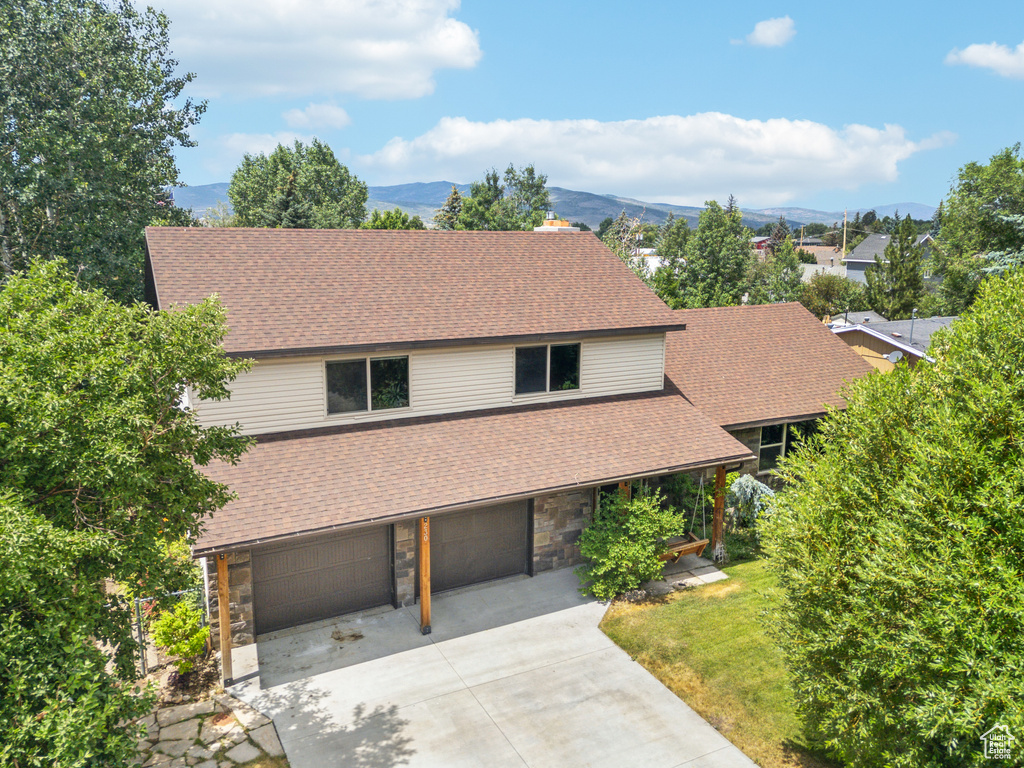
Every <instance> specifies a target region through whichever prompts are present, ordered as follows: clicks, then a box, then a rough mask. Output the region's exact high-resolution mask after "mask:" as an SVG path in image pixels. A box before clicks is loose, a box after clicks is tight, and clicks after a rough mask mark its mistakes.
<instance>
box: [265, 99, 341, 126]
mask: <svg viewBox="0 0 1024 768" xmlns="http://www.w3.org/2000/svg"><path fill="white" fill-rule="evenodd" d="M281 117H283V118H284V121H285V122H286V123H287V124H288V127H289V128H344V127H345V126H346V125H349V124H350V123H351V122H352V118H350V117H349V116H348V112H346V111H345V110H344V109H342V108H341V107H339V106H336V105H334V104H310V105H309V106H307V107H306V108H305V109H289V110H288V111H287V112H285V113H284V114H283V115H281Z"/></svg>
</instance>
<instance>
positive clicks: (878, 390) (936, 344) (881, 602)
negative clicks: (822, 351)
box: [762, 273, 1024, 768]
mask: <svg viewBox="0 0 1024 768" xmlns="http://www.w3.org/2000/svg"><path fill="white" fill-rule="evenodd" d="M1022 305H1024V273H1020V274H1016V275H1012V276H1010V277H1009V278H1006V279H1000V280H988V281H986V283H985V284H983V286H982V289H981V293H980V296H979V299H978V300H977V302H976V303H975V305H974V307H973V308H972V310H971V311H970V312H969V313H968V314H966V315H964V316H963V317H962V318H961V319H960V320H959V321H957V322H956V323H954V324H953V326H952V327H951V329H950V330H949V331H945V332H938V333H937V334H936V335H935V336H933V338H932V346H931V354H932V355H933V356H934V357H935V358H936V361H935V363H934V364H928V363H925V362H921V363H919V364H918V365H917V367H916V368H914V369H910V368H908V367H907V366H899V367H897V369H896V370H895V371H893V372H891V373H887V374H884V375H883V374H873V375H870V376H868V377H866V378H864V379H861V380H860V381H858V382H857V383H856V384H855V385H853V386H852V387H850V388H849V390H848V391H847V393H846V398H847V403H848V407H847V410H846V411H845V412H836V413H833V414H831V415H830V416H829V417H828V418H827V419H825V420H824V422H823V423H822V433H821V434H820V435H818V436H815V437H812V438H811V439H810V448H811V449H810V450H805V451H798V452H797V453H796V454H795V455H793V456H789V455H787V457H786V458H785V459H784V460H783V462H782V465H781V471H780V474H781V476H782V477H783V479H784V480H786V481H787V482H788V485H787V487H786V488H784V489H783V490H782V491H780V492H779V493H778V494H777V495H776V500H775V503H774V505H773V512H772V516H771V518H770V519H769V520H768V521H767V523H766V524H765V526H764V527H763V531H762V540H763V545H764V547H765V550H766V552H767V554H768V564H769V566H770V568H771V569H772V570H773V571H774V572H775V573H776V574H777V575H778V577H779V587H780V595H779V600H778V603H777V605H776V606H775V607H774V609H773V611H772V612H771V625H772V627H773V630H774V633H775V635H776V637H777V641H778V643H779V646H780V648H781V649H782V651H783V653H784V655H785V657H786V661H787V665H788V666H789V668H790V671H791V673H792V676H793V681H794V689H795V694H796V697H797V702H798V705H799V707H800V709H801V712H802V714H803V716H804V722H805V724H806V725H807V726H808V727H809V729H810V730H811V731H812V733H813V735H816V736H818V737H820V738H821V739H823V740H824V741H825V743H826V744H827V746H828V747H829V748H830V749H831V750H833V751H834V752H835V754H836V755H837V756H838V757H839V759H841V760H842V761H843V762H844V763H845V764H847V765H849V766H851V767H853V768H858V767H860V766H880V765H885V766H892V768H902V767H904V766H905V767H907V768H909V767H910V766H914V768H919V767H920V768H933V767H939V766H978V767H980V766H983V765H991V764H992V763H990V762H988V761H987V760H985V758H984V756H983V752H982V742H981V737H982V734H984V733H985V732H987V731H988V730H989V729H990V728H993V727H995V726H996V725H1002V726H1005V727H1006V728H1008V729H1009V731H1010V732H1011V733H1012V734H1013V735H1014V736H1015V737H1016V738H1018V739H1020V738H1024V675H1022V674H1021V669H1022V668H1024V571H1022V568H1021V563H1022V562H1024V514H1022V511H1021V510H1022V502H1021V499H1024V438H1022V435H1024V324H1022V323H1021V322H1020V321H1019V314H1020V307H1021V306H1022ZM1019 748H1020V747H1019V744H1015V745H1014V749H1015V750H1017V749H1019ZM1019 754H1021V753H1020V752H1016V751H1015V752H1014V755H1013V756H1014V757H1018V756H1019Z"/></svg>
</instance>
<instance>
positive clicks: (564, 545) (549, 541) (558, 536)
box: [533, 488, 594, 573]
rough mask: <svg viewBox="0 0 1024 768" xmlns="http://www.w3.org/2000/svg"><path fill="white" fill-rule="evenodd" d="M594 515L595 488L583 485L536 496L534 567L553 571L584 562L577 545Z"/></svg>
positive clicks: (534, 506)
mask: <svg viewBox="0 0 1024 768" xmlns="http://www.w3.org/2000/svg"><path fill="white" fill-rule="evenodd" d="M593 516H594V489H593V488H579V489H573V490H571V491H565V492H562V493H552V494H549V495H547V496H538V497H537V498H536V499H534V500H533V571H534V573H541V572H543V571H553V570H557V569H559V568H569V567H571V566H573V565H579V564H580V563H581V562H583V560H582V558H581V557H580V548H579V546H578V545H577V541H578V540H579V537H580V534H581V533H582V532H583V529H584V528H586V527H587V525H588V524H589V523H590V521H591V519H592V518H593Z"/></svg>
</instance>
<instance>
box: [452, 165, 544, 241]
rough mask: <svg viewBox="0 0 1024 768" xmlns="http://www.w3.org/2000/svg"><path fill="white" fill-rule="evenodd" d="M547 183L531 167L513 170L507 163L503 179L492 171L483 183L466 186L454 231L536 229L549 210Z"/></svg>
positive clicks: (478, 182)
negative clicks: (467, 187) (467, 189)
mask: <svg viewBox="0 0 1024 768" xmlns="http://www.w3.org/2000/svg"><path fill="white" fill-rule="evenodd" d="M547 180H548V177H547V176H545V175H544V174H542V173H541V174H538V173H537V172H536V170H535V169H534V167H533V166H532V165H528V166H526V167H525V168H522V169H520V170H516V168H515V166H513V165H511V164H509V166H508V168H506V169H505V174H504V176H503V177H499V176H498V172H497V170H495V169H493V168H492V169H491V170H490V171H488V172H487V174H486V175H485V177H484V180H483V181H474V182H473V183H472V184H471V185H470V188H469V197H466V198H463V200H462V210H461V211H460V212H459V215H458V219H457V222H456V229H473V230H481V229H482V230H492V231H510V230H531V229H533V228H534V227H538V226H540V225H541V223H542V222H543V221H544V213H545V211H547V210H548V209H549V208H550V207H551V198H550V196H549V195H548V191H547V188H546V187H545V185H546V184H547Z"/></svg>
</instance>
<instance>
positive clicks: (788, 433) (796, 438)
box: [757, 419, 818, 473]
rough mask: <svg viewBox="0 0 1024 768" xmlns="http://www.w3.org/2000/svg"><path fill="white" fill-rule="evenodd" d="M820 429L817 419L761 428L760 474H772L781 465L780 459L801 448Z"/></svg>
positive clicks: (758, 468)
mask: <svg viewBox="0 0 1024 768" xmlns="http://www.w3.org/2000/svg"><path fill="white" fill-rule="evenodd" d="M817 429H818V422H817V420H816V419H810V420H808V421H797V422H794V423H792V424H772V425H771V426H769V427H761V450H760V452H759V455H758V459H757V471H758V473H762V472H770V471H771V470H773V469H775V467H776V466H778V464H779V457H781V456H785V455H786V454H787V453H790V452H791V451H796V450H798V449H799V448H800V445H801V443H803V441H804V440H806V439H807V438H809V437H810V436H811V435H812V434H814V432H816V431H817Z"/></svg>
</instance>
